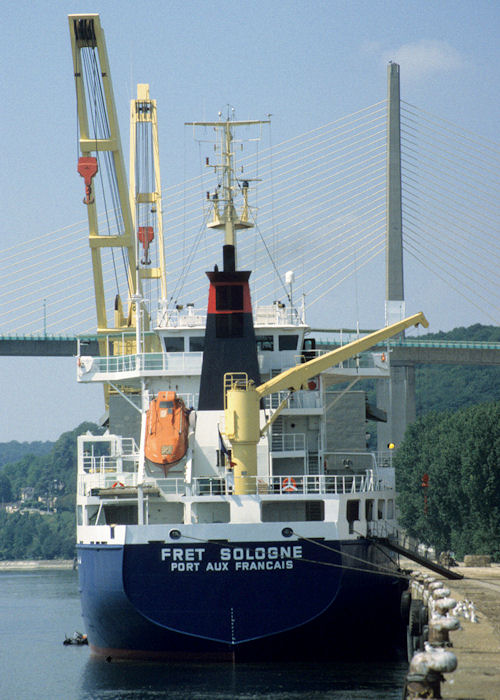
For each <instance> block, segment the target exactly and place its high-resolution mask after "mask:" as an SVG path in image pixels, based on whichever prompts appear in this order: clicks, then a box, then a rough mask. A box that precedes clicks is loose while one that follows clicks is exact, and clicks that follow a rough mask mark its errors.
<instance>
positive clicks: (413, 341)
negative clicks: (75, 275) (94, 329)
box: [0, 335, 500, 367]
mask: <svg viewBox="0 0 500 700" xmlns="http://www.w3.org/2000/svg"><path fill="white" fill-rule="evenodd" d="M82 344H85V354H86V355H94V356H96V355H99V349H98V344H97V336H95V335H86V336H80V345H82ZM317 345H318V347H320V348H321V349H325V350H327V349H331V350H333V349H334V348H336V347H339V343H338V342H334V341H323V340H318V341H317ZM77 347H78V338H77V337H76V336H57V335H29V336H5V335H4V336H0V355H4V356H18V357H22V356H24V357H74V356H76V354H77ZM379 347H380V350H381V352H382V351H384V350H386V349H387V344H386V343H383V344H380V346H379ZM390 350H391V353H390V364H391V367H412V366H415V365H432V364H441V365H500V343H488V342H477V341H476V342H474V341H458V340H426V339H419V338H405V339H404V340H396V341H392V342H391V343H390Z"/></svg>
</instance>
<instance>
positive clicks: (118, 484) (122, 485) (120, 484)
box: [111, 481, 125, 489]
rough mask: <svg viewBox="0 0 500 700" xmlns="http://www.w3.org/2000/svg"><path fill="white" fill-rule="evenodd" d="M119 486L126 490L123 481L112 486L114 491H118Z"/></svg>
mask: <svg viewBox="0 0 500 700" xmlns="http://www.w3.org/2000/svg"><path fill="white" fill-rule="evenodd" d="M117 486H121V487H122V489H124V488H125V484H122V482H121V481H115V483H114V484H113V486H112V487H111V488H112V489H116V487H117Z"/></svg>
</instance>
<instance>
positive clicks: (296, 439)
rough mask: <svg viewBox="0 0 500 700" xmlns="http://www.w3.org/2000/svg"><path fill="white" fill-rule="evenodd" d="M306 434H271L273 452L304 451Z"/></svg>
mask: <svg viewBox="0 0 500 700" xmlns="http://www.w3.org/2000/svg"><path fill="white" fill-rule="evenodd" d="M305 449H306V436H305V434H304V433H273V434H272V435H271V452H304V451H305Z"/></svg>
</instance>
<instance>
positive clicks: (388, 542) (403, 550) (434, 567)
mask: <svg viewBox="0 0 500 700" xmlns="http://www.w3.org/2000/svg"><path fill="white" fill-rule="evenodd" d="M366 539H367V540H371V541H372V542H377V544H381V545H383V546H384V547H386V548H387V549H390V550H392V551H393V552H396V553H397V554H401V555H402V556H404V557H406V558H407V559H411V560H412V561H415V562H417V564H420V565H421V566H425V568H426V569H430V570H431V571H434V573H435V574H439V575H440V576H444V577H445V578H447V579H451V580H454V581H458V580H460V579H462V578H463V575H462V574H459V573H458V572H457V571H451V570H450V569H448V568H446V566H442V565H441V564H438V563H437V562H435V561H431V560H430V559H428V558H427V557H424V556H423V555H422V554H419V553H418V552H417V551H415V550H414V549H408V547H404V546H403V545H402V544H400V543H399V542H396V541H394V540H393V539H391V538H389V537H375V536H373V535H369V536H368V537H367V538H366Z"/></svg>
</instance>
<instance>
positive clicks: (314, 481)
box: [258, 470, 376, 495]
mask: <svg viewBox="0 0 500 700" xmlns="http://www.w3.org/2000/svg"><path fill="white" fill-rule="evenodd" d="M375 489H376V482H375V479H374V475H373V472H372V471H371V470H367V472H366V473H365V474H353V475H345V474H328V475H326V474H305V475H289V476H271V477H268V478H267V479H261V478H260V479H259V482H258V491H259V493H264V492H266V490H267V493H272V494H275V493H279V494H284V495H290V494H342V493H365V492H367V491H374V490H375Z"/></svg>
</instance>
